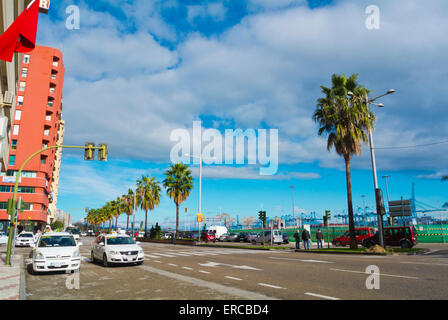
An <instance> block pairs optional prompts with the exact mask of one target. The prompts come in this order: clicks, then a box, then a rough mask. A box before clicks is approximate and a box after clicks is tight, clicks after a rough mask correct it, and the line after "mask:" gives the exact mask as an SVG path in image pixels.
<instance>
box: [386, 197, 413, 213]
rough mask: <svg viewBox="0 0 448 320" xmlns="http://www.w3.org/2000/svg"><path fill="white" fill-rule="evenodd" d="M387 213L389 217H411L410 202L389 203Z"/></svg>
mask: <svg viewBox="0 0 448 320" xmlns="http://www.w3.org/2000/svg"><path fill="white" fill-rule="evenodd" d="M389 213H390V216H391V217H409V216H412V208H411V200H398V201H389Z"/></svg>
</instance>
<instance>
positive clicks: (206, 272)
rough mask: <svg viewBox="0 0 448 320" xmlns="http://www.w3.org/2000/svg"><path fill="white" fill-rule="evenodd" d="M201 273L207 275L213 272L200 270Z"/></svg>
mask: <svg viewBox="0 0 448 320" xmlns="http://www.w3.org/2000/svg"><path fill="white" fill-rule="evenodd" d="M199 272H202V273H205V274H210V273H211V272H208V271H204V270H199Z"/></svg>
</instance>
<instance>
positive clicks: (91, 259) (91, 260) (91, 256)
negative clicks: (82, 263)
mask: <svg viewBox="0 0 448 320" xmlns="http://www.w3.org/2000/svg"><path fill="white" fill-rule="evenodd" d="M90 262H92V263H95V262H96V259H95V255H94V254H93V251H92V252H90Z"/></svg>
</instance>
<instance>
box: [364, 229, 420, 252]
mask: <svg viewBox="0 0 448 320" xmlns="http://www.w3.org/2000/svg"><path fill="white" fill-rule="evenodd" d="M379 243H380V241H379V235H378V233H376V234H375V235H374V236H372V237H370V238H366V239H364V241H363V242H362V245H363V247H366V248H370V247H371V246H374V245H375V244H379ZM384 244H385V245H386V246H391V247H402V248H412V247H414V246H416V245H417V244H418V239H417V230H416V229H415V227H413V226H407V227H403V226H401V227H400V226H397V227H387V228H384Z"/></svg>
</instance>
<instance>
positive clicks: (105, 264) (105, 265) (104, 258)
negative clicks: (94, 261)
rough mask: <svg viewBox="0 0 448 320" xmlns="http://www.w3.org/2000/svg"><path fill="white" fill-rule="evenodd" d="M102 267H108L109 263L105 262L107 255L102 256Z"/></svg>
mask: <svg viewBox="0 0 448 320" xmlns="http://www.w3.org/2000/svg"><path fill="white" fill-rule="evenodd" d="M103 266H104V267H105V268H107V267H109V262H108V261H107V255H106V254H104V255H103Z"/></svg>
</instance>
